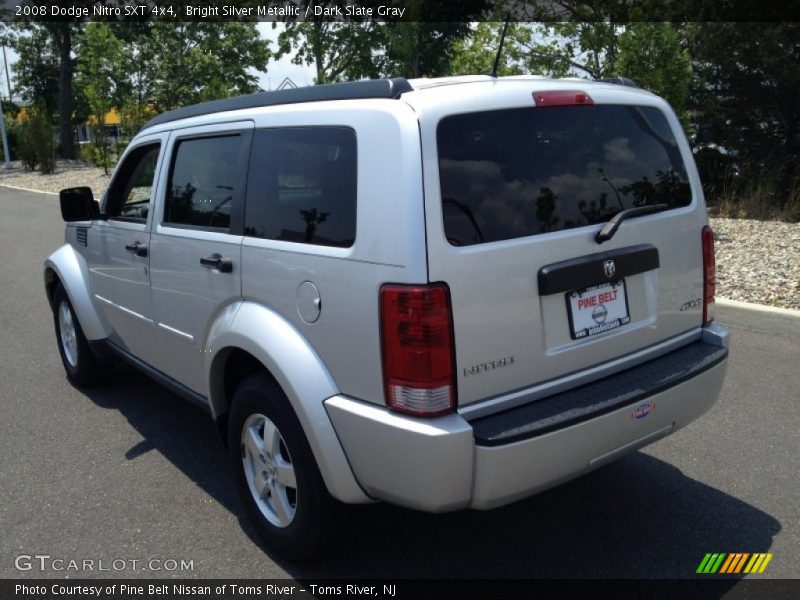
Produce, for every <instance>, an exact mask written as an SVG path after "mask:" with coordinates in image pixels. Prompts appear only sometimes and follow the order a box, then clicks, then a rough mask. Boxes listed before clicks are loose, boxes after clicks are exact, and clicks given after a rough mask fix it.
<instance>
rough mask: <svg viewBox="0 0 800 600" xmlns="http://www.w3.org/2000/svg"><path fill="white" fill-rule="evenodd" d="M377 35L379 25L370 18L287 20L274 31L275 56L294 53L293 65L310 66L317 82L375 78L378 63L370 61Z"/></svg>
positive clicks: (377, 71)
mask: <svg viewBox="0 0 800 600" xmlns="http://www.w3.org/2000/svg"><path fill="white" fill-rule="evenodd" d="M274 27H276V24H275V23H273V28H274ZM381 35H382V34H381V28H380V26H379V25H378V23H376V22H375V21H371V20H370V21H363V22H358V21H346V22H341V21H332V20H327V19H325V18H323V17H314V18H312V19H309V20H306V21H302V22H298V21H290V22H287V23H286V24H285V28H284V30H283V31H282V32H280V33H279V34H278V50H277V53H276V54H275V58H276V59H279V58H281V57H283V56H286V55H288V54H290V53H292V52H294V56H293V57H292V62H293V63H294V64H296V65H313V67H314V69H315V70H316V77H315V78H314V80H315V83H317V84H321V83H332V82H335V81H342V80H346V79H349V80H354V79H362V78H365V77H377V76H378V75H379V74H380V64H378V63H377V62H376V61H375V60H373V51H374V50H376V49H377V48H378V45H379V40H380V38H381Z"/></svg>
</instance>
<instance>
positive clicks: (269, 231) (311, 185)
mask: <svg viewBox="0 0 800 600" xmlns="http://www.w3.org/2000/svg"><path fill="white" fill-rule="evenodd" d="M245 235H248V236H251V237H259V238H266V239H270V240H285V241H289V242H299V243H304V244H316V245H320V246H338V247H343V248H346V247H349V246H352V245H353V242H354V240H355V235H356V135H355V132H354V131H353V130H352V129H350V128H347V127H286V128H280V129H262V130H258V131H256V133H255V137H254V139H253V152H252V154H251V160H250V170H249V176H248V184H247V201H246V205H245Z"/></svg>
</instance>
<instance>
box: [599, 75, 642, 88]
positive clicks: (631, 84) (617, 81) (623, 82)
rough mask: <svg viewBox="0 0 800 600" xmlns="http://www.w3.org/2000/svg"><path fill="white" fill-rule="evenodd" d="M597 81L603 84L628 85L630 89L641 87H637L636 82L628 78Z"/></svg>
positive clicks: (608, 78) (609, 78) (607, 78)
mask: <svg viewBox="0 0 800 600" xmlns="http://www.w3.org/2000/svg"><path fill="white" fill-rule="evenodd" d="M595 81H601V82H603V83H615V84H616V85H627V86H628V87H635V88H638V87H639V86H638V85H636V82H635V81H633V79H628V78H627V77H605V78H603V79H595Z"/></svg>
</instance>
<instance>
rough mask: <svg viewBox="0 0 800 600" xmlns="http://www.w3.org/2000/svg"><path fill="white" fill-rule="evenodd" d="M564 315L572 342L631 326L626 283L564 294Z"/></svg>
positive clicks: (596, 286) (604, 285)
mask: <svg viewBox="0 0 800 600" xmlns="http://www.w3.org/2000/svg"><path fill="white" fill-rule="evenodd" d="M567 311H568V313H569V326H570V335H571V336H572V339H573V340H579V339H581V338H585V337H589V336H592V335H597V334H599V333H604V332H606V331H611V330H612V329H616V328H617V327H621V326H622V325H626V324H627V323H630V321H631V317H630V314H629V312H628V296H627V295H626V294H625V280H624V279H620V280H618V281H612V282H609V283H601V284H600V285H593V286H592V287H588V288H584V289H582V290H575V291H574V292H567Z"/></svg>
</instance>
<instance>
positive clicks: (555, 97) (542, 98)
mask: <svg viewBox="0 0 800 600" xmlns="http://www.w3.org/2000/svg"><path fill="white" fill-rule="evenodd" d="M532 95H533V101H534V102H535V103H536V108H551V107H553V106H592V105H593V104H594V100H592V97H591V96H590V95H589V94H587V93H586V92H573V91H567V90H556V91H552V92H533V94H532Z"/></svg>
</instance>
